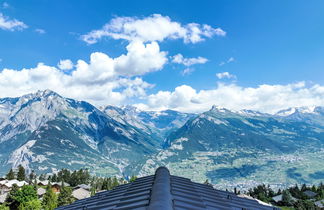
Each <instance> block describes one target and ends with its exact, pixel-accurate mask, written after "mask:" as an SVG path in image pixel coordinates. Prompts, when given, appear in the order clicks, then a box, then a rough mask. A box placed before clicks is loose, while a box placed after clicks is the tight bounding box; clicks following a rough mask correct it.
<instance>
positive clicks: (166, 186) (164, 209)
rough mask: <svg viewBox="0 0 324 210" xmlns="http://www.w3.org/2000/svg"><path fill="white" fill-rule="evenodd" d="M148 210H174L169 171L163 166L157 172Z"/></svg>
mask: <svg viewBox="0 0 324 210" xmlns="http://www.w3.org/2000/svg"><path fill="white" fill-rule="evenodd" d="M154 176H155V177H154V182H153V186H152V191H151V199H150V204H149V206H148V210H173V199H172V195H171V180H170V172H169V170H168V169H167V168H166V167H164V166H161V167H159V168H158V169H156V171H155V175H154Z"/></svg>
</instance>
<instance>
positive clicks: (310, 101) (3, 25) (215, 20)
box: [0, 0, 324, 113]
mask: <svg viewBox="0 0 324 210" xmlns="http://www.w3.org/2000/svg"><path fill="white" fill-rule="evenodd" d="M323 11H324V2H323V1H321V0H317V1H316V0H314V1H307V2H306V1H301V0H284V1H282V0H264V1H260V0H248V1H243V0H241V1H238V0H235V1H234V0H222V1H220V0H217V1H215V0H211V1H180V0H179V1H169V0H163V1H122V0H121V1H105V0H92V1H85V0H57V1H50V0H37V1H36V0H28V1H26V0H19V1H18V0H5V1H1V0H0V98H2V97H17V96H21V95H24V94H28V93H32V92H36V91H37V90H44V89H50V90H53V91H56V92H57V93H59V94H61V95H62V96H65V97H70V98H75V99H78V100H85V101H88V102H90V103H92V104H94V105H96V106H104V105H117V106H123V105H127V104H132V105H134V106H137V107H139V108H140V109H145V110H163V109H174V110H178V111H184V112H202V111H206V110H208V109H210V108H211V106H212V105H217V106H222V107H226V108H229V109H234V110H240V109H253V110H258V111H262V112H268V113H275V112H276V111H278V110H281V109H285V108H288V107H299V106H324V12H323Z"/></svg>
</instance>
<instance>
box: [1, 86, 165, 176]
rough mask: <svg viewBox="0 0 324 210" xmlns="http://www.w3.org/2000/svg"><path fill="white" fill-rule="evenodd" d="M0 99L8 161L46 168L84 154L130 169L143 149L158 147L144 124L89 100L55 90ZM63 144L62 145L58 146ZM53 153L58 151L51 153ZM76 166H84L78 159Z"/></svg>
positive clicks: (90, 159) (4, 158)
mask: <svg viewBox="0 0 324 210" xmlns="http://www.w3.org/2000/svg"><path fill="white" fill-rule="evenodd" d="M0 105H1V107H0V108H1V112H0V113H1V121H0V133H1V138H0V142H1V144H0V145H1V146H0V149H1V153H2V155H1V162H2V163H3V164H4V165H8V167H9V165H10V164H12V163H14V166H15V165H17V164H20V163H23V164H25V166H27V167H31V168H34V167H33V166H34V165H35V166H36V165H39V164H38V163H41V164H43V165H45V166H42V168H43V169H44V168H46V167H47V168H48V169H44V171H50V170H56V169H59V168H61V167H65V166H66V163H65V162H66V161H68V160H71V161H69V163H70V164H71V163H74V162H73V161H72V160H78V159H79V158H78V155H79V156H83V159H88V163H95V162H94V161H93V158H94V157H96V158H99V157H100V158H99V159H103V160H106V162H107V164H111V163H113V164H114V165H115V169H116V168H119V170H120V171H119V172H125V171H127V169H126V167H127V166H129V165H131V164H132V163H136V164H137V163H138V162H141V161H142V159H143V155H144V156H145V154H151V153H153V152H155V151H156V149H157V148H159V144H158V142H157V140H156V139H154V138H151V136H148V135H147V134H146V133H145V132H143V131H142V130H140V129H138V128H136V127H134V126H132V125H130V124H127V123H126V124H121V123H120V122H118V121H116V120H114V119H113V118H111V117H109V116H108V115H106V114H105V113H103V112H101V111H100V110H98V109H97V108H95V107H94V106H92V105H91V104H89V103H86V102H82V101H81V102H80V101H75V100H73V99H67V98H63V97H61V96H59V95H58V94H56V93H54V92H52V91H48V90H46V91H39V92H37V93H35V94H29V95H26V96H23V97H20V98H15V99H13V98H6V99H1V101H0ZM54 125H55V126H54ZM44 134H46V135H44ZM68 142H69V143H68ZM68 145H70V146H68ZM8 146H9V147H8ZM61 146H63V147H62V150H57V149H58V148H60V147H61ZM63 149H64V150H63ZM52 150H56V151H55V152H53V151H52ZM23 151H27V153H34V154H37V155H39V154H40V155H43V156H44V158H43V159H45V158H46V159H50V160H51V161H50V162H48V164H45V163H47V162H46V161H45V162H44V160H39V159H37V158H34V159H33V158H30V157H29V158H28V155H27V156H26V154H25V153H26V152H23ZM87 151H88V152H87ZM52 153H54V157H51V158H49V156H51V155H48V154H52ZM76 153H77V154H78V155H77V154H76ZM73 154H74V155H73ZM19 155H20V156H19ZM66 155H68V156H69V155H71V156H70V157H69V158H67V157H66ZM8 156H9V159H8ZM17 160H18V161H17ZM19 160H20V161H19ZM79 165H80V164H79ZM85 165H86V164H85ZM71 167H79V166H78V165H77V163H75V164H73V165H70V168H71ZM1 170H5V169H3V168H1Z"/></svg>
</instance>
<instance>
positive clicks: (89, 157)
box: [0, 90, 324, 183]
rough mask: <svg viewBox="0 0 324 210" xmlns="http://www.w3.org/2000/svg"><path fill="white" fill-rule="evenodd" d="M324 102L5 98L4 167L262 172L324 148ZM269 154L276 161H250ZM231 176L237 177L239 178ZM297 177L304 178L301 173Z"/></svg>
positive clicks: (0, 110)
mask: <svg viewBox="0 0 324 210" xmlns="http://www.w3.org/2000/svg"><path fill="white" fill-rule="evenodd" d="M323 110H324V107H320V106H317V107H310V108H308V109H307V108H305V107H304V108H290V109H289V110H288V109H287V110H282V111H281V112H280V111H279V112H278V113H279V114H267V113H262V112H258V111H253V110H244V109H243V110H240V111H235V110H230V109H226V108H224V107H219V106H213V107H212V108H211V109H210V110H208V111H206V112H203V113H200V114H189V113H181V112H177V111H174V110H164V111H158V112H155V111H143V110H139V109H138V108H136V107H133V106H124V107H115V106H109V105H108V106H105V107H101V108H100V109H99V108H97V107H95V106H93V105H91V104H89V103H87V102H85V101H77V100H74V99H70V98H65V97H62V96H60V95H59V94H57V93H55V92H53V91H50V90H45V91H38V92H36V93H33V94H27V95H24V96H22V97H17V98H2V99H0V163H1V164H2V165H3V167H2V168H1V169H0V174H1V173H2V174H4V173H5V172H6V171H7V170H8V169H9V168H10V167H15V166H17V165H18V164H23V165H24V166H27V168H30V169H31V168H32V169H35V170H36V171H38V172H42V173H44V172H46V173H47V172H55V171H57V170H58V169H60V168H69V169H78V168H80V167H87V168H89V169H91V170H92V171H93V172H94V173H97V174H99V175H119V176H127V175H131V174H140V175H146V174H149V173H151V172H152V171H154V170H155V168H156V167H158V166H159V165H167V166H169V167H170V170H171V171H172V170H173V172H174V173H175V174H181V173H183V172H184V171H186V170H187V169H188V168H191V167H192V166H193V165H196V166H197V168H200V170H199V173H198V174H199V177H195V176H196V175H194V174H188V176H190V177H189V178H193V179H194V180H196V181H202V179H206V178H208V179H210V180H212V182H214V183H215V182H219V179H220V177H219V176H218V175H216V174H223V176H225V177H226V176H229V175H224V173H225V172H226V173H227V171H228V170H229V171H230V170H232V169H231V167H234V168H236V170H237V171H240V173H238V175H237V176H241V175H242V174H244V175H246V176H252V175H255V176H257V177H259V176H261V175H259V174H260V173H262V170H268V169H270V168H271V167H269V164H270V165H271V164H272V163H274V162H276V160H277V159H280V158H282V157H283V156H284V157H286V156H287V157H289V158H288V159H290V156H295V155H296V156H298V155H297V154H302V155H304V156H305V158H306V157H307V158H310V157H308V156H307V154H311V152H314V153H316V152H319V156H321V155H322V152H321V151H319V150H318V149H320V148H323V143H324V111H323ZM267 158H270V159H269V161H270V160H273V161H274V162H273V161H270V162H269V163H268V162H267V161H263V162H262V161H261V162H260V163H259V165H253V164H251V162H249V161H255V162H258V161H259V160H266V159H267ZM284 159H285V158H284ZM292 159H293V160H295V158H292ZM201 160H206V161H207V162H206V163H205V162H202V161H201ZM296 160H298V159H296ZM312 161H313V162H314V164H315V165H317V166H319V167H320V168H324V166H322V165H321V163H318V162H316V160H312ZM238 162H239V163H238ZM189 163H190V164H191V165H190V164H189ZM276 164H278V165H280V164H281V163H279V162H276ZM298 164H301V166H300V167H301V168H302V167H303V166H302V163H301V162H298ZM180 166H181V167H180ZM285 167H288V168H289V166H288V165H285ZM261 169H262V170H261ZM260 170H261V171H260ZM278 170H279V169H278ZM296 170H299V169H298V167H297V169H296ZM314 170H315V169H312V170H311V171H313V172H314V173H315V172H316V171H314ZM290 171H294V170H293V169H290ZM226 173H225V174H226ZM231 173H234V172H231ZM286 173H287V174H290V172H289V173H288V172H285V171H282V173H281V175H282V174H286ZM296 173H297V172H296ZM234 174H236V172H235V173H234ZM287 174H286V176H288V175H287ZM291 176H293V175H291ZM311 177H314V176H311ZM223 178H224V177H223ZM229 178H230V179H229V180H228V181H229V182H230V181H231V182H235V180H236V179H239V178H237V177H235V178H233V177H232V176H229ZM198 179H199V180H198ZM293 179H295V180H296V179H297V180H298V176H297V177H295V178H293ZM303 180H313V181H314V179H310V178H309V179H308V178H303ZM315 181H316V180H315ZM225 183H226V182H225Z"/></svg>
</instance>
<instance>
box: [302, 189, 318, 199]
mask: <svg viewBox="0 0 324 210" xmlns="http://www.w3.org/2000/svg"><path fill="white" fill-rule="evenodd" d="M303 193H304V195H306V196H307V197H309V198H314V197H315V196H316V195H317V193H314V192H313V191H310V190H306V191H305V192H303Z"/></svg>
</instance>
